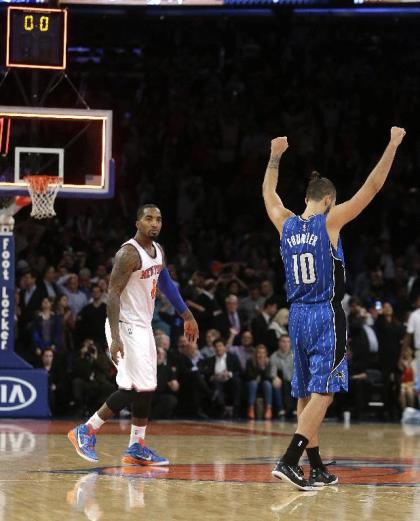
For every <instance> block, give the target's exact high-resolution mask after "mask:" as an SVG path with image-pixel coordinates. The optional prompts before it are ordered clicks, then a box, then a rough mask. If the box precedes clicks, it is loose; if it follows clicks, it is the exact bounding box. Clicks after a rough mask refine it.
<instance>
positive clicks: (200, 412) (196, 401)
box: [178, 342, 211, 419]
mask: <svg viewBox="0 0 420 521" xmlns="http://www.w3.org/2000/svg"><path fill="white" fill-rule="evenodd" d="M201 360H203V358H202V356H201V354H200V352H199V350H198V347H197V344H193V343H188V342H187V343H186V344H185V345H184V346H183V347H182V354H180V356H179V362H178V368H179V369H178V370H179V383H180V386H181V387H180V397H179V400H180V402H182V403H181V404H180V405H181V406H182V408H183V410H184V411H186V412H187V413H188V414H191V415H192V416H194V417H197V418H200V419H206V418H208V415H207V414H206V413H205V412H204V403H205V401H206V400H208V399H209V398H210V397H211V390H210V389H209V387H208V385H207V383H206V380H205V378H204V376H203V374H202V373H201V364H200V362H201Z"/></svg>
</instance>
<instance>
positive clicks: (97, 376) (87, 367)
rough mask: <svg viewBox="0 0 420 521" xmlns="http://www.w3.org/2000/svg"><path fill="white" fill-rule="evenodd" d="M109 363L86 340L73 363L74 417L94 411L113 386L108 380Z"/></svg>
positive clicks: (90, 341) (89, 341) (92, 344)
mask: <svg viewBox="0 0 420 521" xmlns="http://www.w3.org/2000/svg"><path fill="white" fill-rule="evenodd" d="M109 366H110V362H109V361H108V359H107V358H106V356H105V355H101V354H100V353H99V352H98V348H97V347H96V345H95V344H94V342H93V340H92V339H89V338H88V339H86V340H84V341H83V343H82V347H81V349H80V351H79V353H78V355H77V356H76V358H75V359H74V361H73V375H72V376H73V381H72V387H73V397H74V399H75V403H76V411H75V415H78V416H86V415H89V414H91V413H92V411H96V410H97V409H98V407H100V406H101V405H102V403H103V402H104V401H105V400H106V398H107V397H108V396H109V395H110V394H111V393H112V391H113V390H114V388H115V386H114V384H112V383H111V382H110V381H109V380H108V374H109Z"/></svg>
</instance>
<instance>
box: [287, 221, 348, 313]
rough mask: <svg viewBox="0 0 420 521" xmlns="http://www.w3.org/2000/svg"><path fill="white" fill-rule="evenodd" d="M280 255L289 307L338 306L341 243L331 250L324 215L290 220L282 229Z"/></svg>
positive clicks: (341, 278) (341, 277)
mask: <svg viewBox="0 0 420 521" xmlns="http://www.w3.org/2000/svg"><path fill="white" fill-rule="evenodd" d="M280 252H281V255H282V258H283V262H284V268H285V271H286V284H287V299H288V301H289V302H291V303H301V304H316V303H321V302H327V301H332V302H341V300H342V299H343V296H344V255H343V248H342V245H341V240H340V239H339V241H338V247H337V250H335V248H334V247H333V246H332V244H331V242H330V239H329V236H328V232H327V228H326V215H324V214H318V215H312V216H311V217H309V219H303V218H302V217H300V216H298V215H294V216H293V217H289V219H287V220H286V222H285V223H284V225H283V232H282V238H281V246H280Z"/></svg>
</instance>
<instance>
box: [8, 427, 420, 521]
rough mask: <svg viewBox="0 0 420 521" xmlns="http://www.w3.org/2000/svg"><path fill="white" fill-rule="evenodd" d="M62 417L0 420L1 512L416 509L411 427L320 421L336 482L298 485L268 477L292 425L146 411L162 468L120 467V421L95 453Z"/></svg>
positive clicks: (335, 513) (410, 513) (190, 515)
mask: <svg viewBox="0 0 420 521" xmlns="http://www.w3.org/2000/svg"><path fill="white" fill-rule="evenodd" d="M73 425H74V424H73V423H71V422H67V421H30V420H1V421H0V521H47V520H48V521H50V520H51V521H55V520H57V521H68V520H70V521H73V520H81V521H83V520H86V519H88V520H90V521H98V520H104V521H108V520H109V521H120V520H121V521H125V520H139V521H140V520H148V521H155V520H159V521H160V520H162V521H163V520H164V521H172V520H177V521H178V520H179V521H189V520H197V521H219V520H223V521H248V520H249V521H251V520H252V521H260V520H264V521H265V520H267V521H280V520H281V521H283V520H285V521H286V520H287V521H295V520H296V521H303V520H308V521H326V520H333V521H335V520H338V521H341V520H343V521H361V520H374V521H383V520H395V521H397V520H398V521H419V520H420V427H417V428H415V427H414V428H411V429H408V430H407V429H403V428H402V427H401V426H399V425H386V424H363V425H353V424H352V425H351V426H350V427H349V428H345V427H344V426H343V425H342V424H327V425H325V426H324V427H323V432H322V447H323V451H322V454H323V457H324V459H325V460H327V459H332V458H334V459H336V460H337V466H336V467H335V471H334V472H336V473H337V474H338V475H339V478H340V484H339V485H337V486H334V487H326V488H324V489H322V490H320V491H317V492H299V491H296V490H295V489H293V488H291V487H290V485H288V484H285V483H282V482H280V481H279V480H276V479H275V478H272V477H271V469H272V467H273V465H274V462H275V460H276V458H277V456H278V454H279V453H280V452H282V450H283V449H284V447H285V445H286V444H287V442H288V439H289V438H288V435H289V434H290V433H291V432H292V431H293V428H294V426H293V425H292V424H282V423H276V422H273V423H264V422H261V423H259V422H254V423H207V422H206V423H198V422H187V421H182V422H171V423H158V422H156V423H153V424H152V425H150V426H149V428H148V433H147V443H148V445H149V446H151V447H154V448H155V449H158V451H159V453H161V454H162V455H164V456H166V457H168V458H169V460H170V461H171V466H170V467H168V468H153V469H152V468H151V467H149V468H145V467H123V466H121V465H120V456H121V453H122V452H123V450H125V448H126V445H127V442H128V433H129V428H130V426H129V423H128V422H126V421H121V422H113V423H109V424H107V425H106V426H105V427H104V428H103V429H102V430H101V433H100V435H99V436H98V443H97V452H98V456H99V460H100V461H99V464H97V465H92V464H89V463H88V462H86V461H84V460H83V459H81V458H80V457H79V456H77V454H76V453H75V451H74V449H73V447H72V445H71V444H70V443H69V442H68V440H67V437H66V435H65V434H66V433H67V431H68V430H69V429H70V428H72V427H73Z"/></svg>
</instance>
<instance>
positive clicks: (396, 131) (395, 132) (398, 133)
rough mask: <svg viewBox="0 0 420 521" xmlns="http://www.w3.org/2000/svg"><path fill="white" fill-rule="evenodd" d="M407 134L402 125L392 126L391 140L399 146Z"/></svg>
mask: <svg viewBox="0 0 420 521" xmlns="http://www.w3.org/2000/svg"><path fill="white" fill-rule="evenodd" d="M404 136H405V130H404V129H403V128H400V127H392V128H391V142H392V143H394V145H396V146H398V145H399V144H400V143H401V141H402V140H403V139H404Z"/></svg>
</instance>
